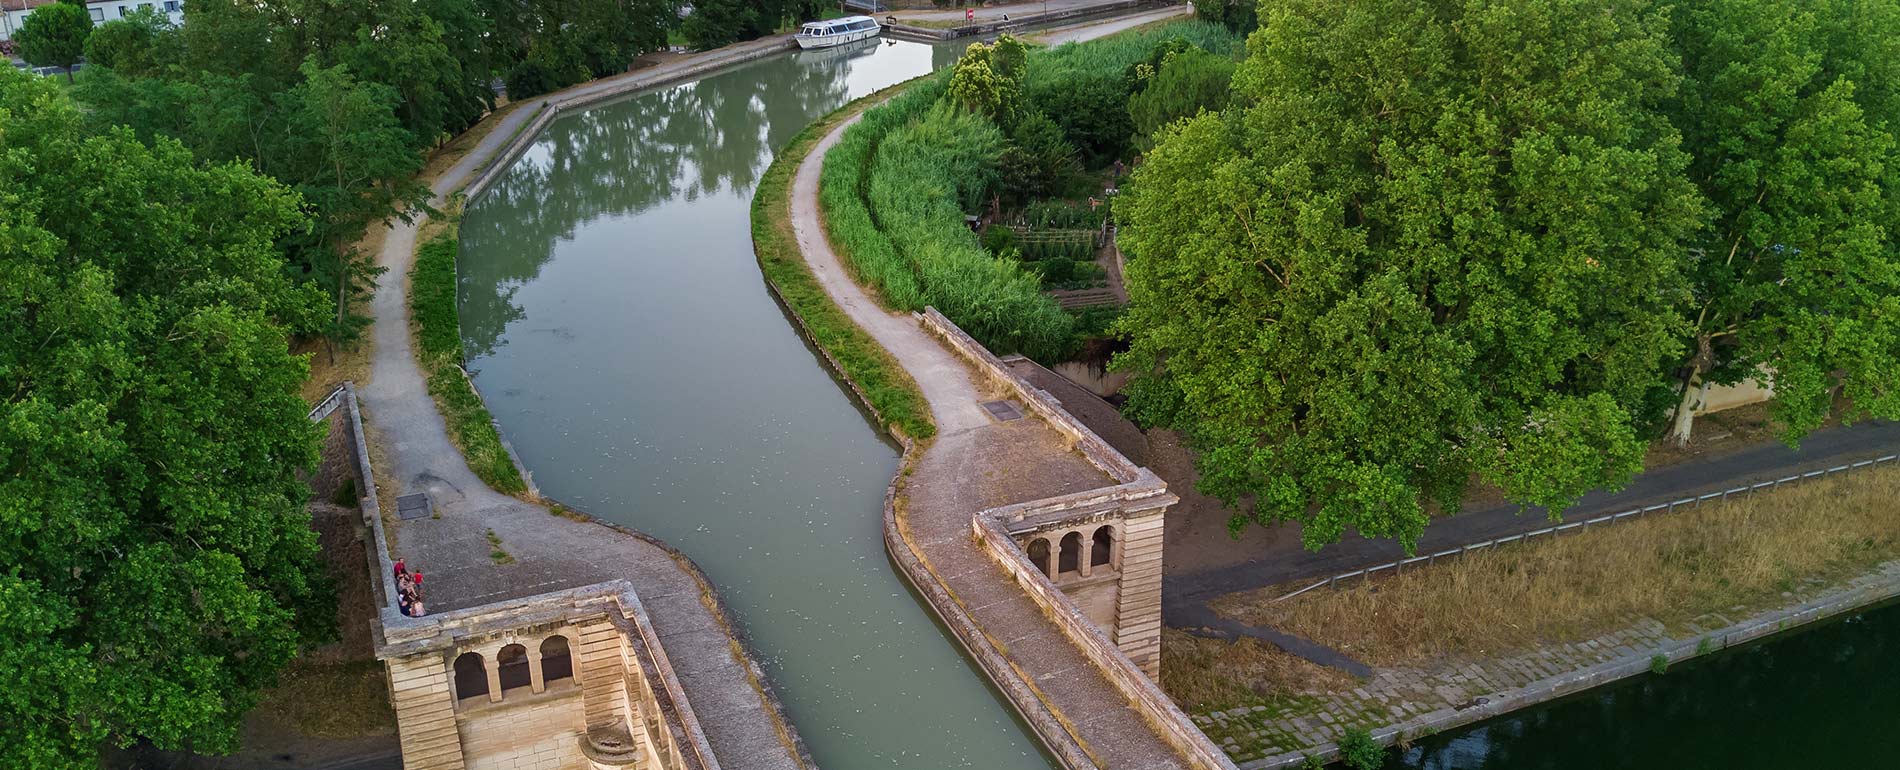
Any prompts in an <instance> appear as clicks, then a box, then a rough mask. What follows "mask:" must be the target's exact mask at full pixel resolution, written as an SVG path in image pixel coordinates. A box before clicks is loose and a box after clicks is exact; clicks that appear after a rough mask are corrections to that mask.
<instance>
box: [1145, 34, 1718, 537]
mask: <svg viewBox="0 0 1900 770" xmlns="http://www.w3.org/2000/svg"><path fill="white" fill-rule="evenodd" d="M1667 25H1668V17H1667V15H1666V14H1664V13H1662V12H1660V11H1659V10H1657V9H1656V8H1654V7H1653V6H1652V5H1650V4H1648V3H1645V2H1640V1H1639V0H1612V1H1611V2H1586V1H1585V0H1558V1H1556V2H1550V1H1548V0H1536V1H1532V0H1507V1H1506V2H1498V3H1488V4H1464V3H1455V2H1450V1H1449V0H1436V1H1434V0H1424V1H1420V0H1372V1H1371V2H1364V3H1350V4H1340V3H1336V2H1330V1H1327V0H1270V1H1269V2H1265V3H1262V4H1261V16H1260V29H1259V31H1257V32H1256V33H1255V34H1254V35H1253V37H1252V38H1250V39H1249V41H1248V48H1249V56H1248V58H1247V60H1246V61H1245V62H1243V63H1242V64H1241V65H1240V67H1239V69H1238V71H1237V73H1236V74H1235V76H1234V85H1233V89H1234V90H1233V93H1232V99H1233V101H1234V102H1235V104H1236V106H1235V107H1234V108H1233V109H1230V110H1229V111H1228V112H1227V113H1225V114H1220V115H1216V114H1211V113H1210V114H1203V115H1201V116H1200V117H1197V118H1192V119H1189V120H1187V121H1185V122H1184V123H1180V124H1176V126H1175V127H1173V128H1170V129H1165V130H1163V132H1162V134H1161V137H1160V139H1159V141H1158V143H1157V146H1156V147H1155V149H1154V150H1153V152H1152V153H1150V154H1149V156H1148V158H1147V161H1146V163H1145V164H1144V165H1143V166H1141V167H1140V168H1139V170H1138V171H1137V173H1136V174H1135V178H1134V182H1133V184H1132V185H1131V190H1130V192H1129V193H1128V194H1127V197H1126V199H1125V200H1123V201H1120V202H1118V203H1117V206H1116V209H1117V212H1118V213H1119V214H1120V215H1121V216H1122V218H1123V224H1124V230H1123V233H1122V236H1121V243H1122V245H1123V247H1124V249H1125V250H1126V251H1127V253H1128V254H1129V255H1130V257H1129V261H1128V276H1129V283H1128V289H1129V293H1130V295H1131V299H1132V304H1131V305H1130V307H1129V310H1128V315H1127V317H1126V319H1125V322H1124V324H1123V326H1122V328H1123V329H1124V330H1125V331H1126V332H1127V333H1128V334H1129V336H1130V339H1131V345H1132V347H1131V350H1130V351H1129V352H1128V353H1127V354H1126V356H1125V358H1124V359H1123V364H1124V365H1125V366H1129V367H1131V368H1133V369H1134V370H1135V371H1136V372H1137V378H1136V381H1135V382H1134V384H1133V385H1132V387H1131V401H1130V411H1131V413H1132V414H1134V415H1135V416H1136V417H1137V418H1138V419H1140V420H1142V421H1144V422H1147V423H1150V424H1161V425H1170V426H1175V427H1179V428H1182V429H1183V430H1184V431H1186V432H1187V434H1188V436H1189V438H1190V439H1191V440H1192V441H1193V442H1195V444H1196V445H1197V446H1198V447H1199V448H1200V449H1201V450H1202V454H1201V458H1200V468H1201V471H1202V474H1203V481H1202V485H1203V488H1204V489H1206V490H1207V491H1209V492H1210V493H1213V494H1216V495H1218V496H1220V497H1222V498H1223V499H1225V500H1227V501H1228V502H1229V503H1230V504H1234V503H1237V502H1238V501H1239V500H1240V499H1242V498H1251V501H1252V506H1251V509H1250V510H1249V511H1248V512H1247V513H1245V514H1241V515H1237V516H1236V517H1235V520H1234V521H1233V522H1232V526H1234V527H1236V528H1238V527H1240V526H1244V524H1245V522H1246V521H1248V520H1254V521H1259V522H1262V523H1266V522H1274V521H1283V520H1292V521H1299V522H1301V523H1302V524H1303V533H1304V534H1303V537H1304V538H1305V541H1306V543H1307V544H1308V546H1309V547H1318V546H1320V545H1323V544H1326V543H1330V542H1334V541H1336V540H1338V539H1339V537H1341V535H1342V534H1343V533H1344V531H1345V530H1346V528H1348V527H1352V528H1354V529H1356V530H1357V531H1359V532H1360V533H1361V534H1362V535H1364V536H1367V537H1390V538H1396V539H1398V540H1399V541H1401V542H1402V543H1404V544H1405V545H1406V546H1408V547H1410V546H1411V545H1412V544H1414V543H1416V541H1417V538H1418V536H1419V535H1420V533H1421V532H1422V531H1423V528H1424V526H1425V524H1426V522H1427V520H1428V519H1429V517H1430V516H1431V515H1432V514H1433V513H1435V512H1436V513H1449V512H1455V511H1456V510H1457V509H1458V507H1459V504H1460V502H1461V500H1462V498H1463V495H1464V492H1465V489H1466V487H1467V485H1468V484H1469V483H1470V481H1471V479H1473V478H1474V477H1477V478H1481V479H1483V480H1485V481H1488V482H1491V483H1495V484H1496V485H1498V486H1499V487H1501V488H1502V489H1503V490H1504V492H1505V494H1506V495H1507V496H1508V497H1509V498H1510V499H1512V500H1515V501H1519V502H1522V503H1529V504H1539V505H1546V506H1550V507H1551V508H1552V510H1553V511H1557V510H1561V509H1562V508H1563V507H1564V506H1565V505H1567V504H1569V503H1571V502H1573V501H1574V500H1575V499H1576V498H1577V497H1578V496H1580V495H1581V494H1582V493H1583V492H1584V491H1586V490H1588V489H1590V488H1592V487H1595V486H1598V485H1603V484H1616V483H1618V482H1620V481H1622V480H1625V479H1627V478H1629V477H1630V475H1631V474H1633V473H1634V472H1635V470H1636V469H1637V468H1638V465H1639V463H1640V461H1641V455H1642V451H1643V446H1644V442H1643V440H1642V438H1641V436H1640V435H1639V423H1640V422H1641V421H1642V420H1643V419H1645V417H1647V416H1649V415H1650V413H1652V412H1655V411H1657V408H1656V407H1655V406H1654V404H1655V403H1656V402H1657V399H1658V397H1659V391H1660V398H1661V399H1663V400H1664V401H1667V399H1668V394H1667V391H1666V388H1665V387H1664V386H1662V385H1661V384H1660V381H1661V378H1660V377H1659V373H1660V372H1661V371H1663V370H1664V369H1665V368H1666V367H1667V366H1668V365H1669V363H1671V362H1673V361H1675V360H1678V358H1677V356H1678V354H1679V353H1680V351H1681V350H1682V345H1681V343H1680V337H1681V333H1682V329H1683V324H1682V322H1681V319H1680V316H1679V315H1678V308H1679V305H1680V303H1681V302H1682V300H1683V298H1684V297H1685V296H1686V292H1687V281H1686V280H1685V277H1684V275H1683V272H1684V271H1683V270H1682V268H1681V259H1680V258H1679V256H1680V244H1681V243H1682V241H1683V240H1684V239H1685V238H1687V237H1688V236H1689V235H1690V234H1692V233H1693V232H1694V231H1695V230H1696V229H1697V228H1698V226H1699V225H1700V223H1701V222H1702V221H1703V211H1704V209H1703V208H1702V205H1701V200H1700V196H1698V195H1697V193H1696V190H1695V187H1694V186H1693V185H1692V184H1691V183H1690V182H1689V181H1688V178H1687V176H1686V175H1685V173H1684V170H1685V168H1686V167H1687V166H1688V164H1689V161H1690V159H1689V157H1688V156H1687V154H1685V153H1684V152H1683V150H1682V149H1681V146H1680V143H1681V142H1680V137H1679V135H1678V132H1677V131H1676V129H1675V128H1674V127H1673V126H1672V125H1671V124H1670V122H1669V120H1668V119H1667V116H1666V114H1665V112H1664V109H1663V108H1664V106H1665V104H1666V102H1667V100H1669V99H1670V98H1671V97H1672V96H1673V95H1674V93H1675V88H1676V86H1677V84H1678V81H1679V76H1678V75H1677V74H1676V71H1675V65H1676V61H1675V59H1674V57H1673V56H1672V54H1671V51H1670V46H1669V38H1668V34H1667V33H1668V28H1667Z"/></svg>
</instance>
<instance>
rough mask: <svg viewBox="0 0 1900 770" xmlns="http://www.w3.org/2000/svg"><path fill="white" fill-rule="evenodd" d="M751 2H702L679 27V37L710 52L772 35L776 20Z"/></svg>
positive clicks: (694, 6)
mask: <svg viewBox="0 0 1900 770" xmlns="http://www.w3.org/2000/svg"><path fill="white" fill-rule="evenodd" d="M768 15H769V14H768V12H767V10H766V9H764V8H761V7H760V6H759V5H758V4H755V3H753V2H751V0H699V1H698V2H695V3H693V12H692V14H691V15H689V16H687V17H686V20H685V21H684V22H683V23H681V25H680V34H682V35H685V36H686V41H687V42H688V43H691V44H692V45H693V47H694V48H697V49H699V50H702V51H704V50H707V49H712V48H718V47H720V46H725V45H731V44H733V43H736V42H738V41H741V40H751V39H753V38H755V37H758V36H760V35H764V34H766V33H769V32H771V31H772V27H773V26H774V25H775V21H774V20H768V19H767V16H768Z"/></svg>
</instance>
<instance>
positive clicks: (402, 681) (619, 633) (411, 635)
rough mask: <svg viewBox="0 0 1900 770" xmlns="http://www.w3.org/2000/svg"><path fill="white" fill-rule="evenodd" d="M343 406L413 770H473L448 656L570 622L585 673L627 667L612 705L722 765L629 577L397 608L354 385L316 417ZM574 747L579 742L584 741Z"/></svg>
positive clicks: (680, 755) (686, 760)
mask: <svg viewBox="0 0 1900 770" xmlns="http://www.w3.org/2000/svg"><path fill="white" fill-rule="evenodd" d="M338 410H341V411H342V412H343V414H344V419H345V420H347V421H348V437H349V442H350V445H351V447H352V449H353V453H354V455H355V457H354V462H355V470H356V477H357V482H358V483H357V489H358V491H359V493H360V496H359V498H358V506H359V509H360V510H361V511H362V514H363V524H364V526H365V528H366V529H367V530H368V531H369V533H370V538H371V539H372V541H373V542H370V543H368V544H367V547H365V548H364V549H363V550H364V552H365V554H366V557H367V561H368V564H367V568H368V569H369V570H370V572H371V575H372V576H373V578H374V579H373V580H371V582H370V584H371V586H372V589H371V593H372V594H373V595H374V603H375V605H376V613H375V615H374V616H373V617H372V618H371V619H370V632H371V640H370V641H371V643H372V645H373V646H374V647H375V650H376V657H377V658H378V659H380V660H382V661H384V665H385V667H386V670H387V675H388V677H389V691H390V701H391V705H392V706H393V708H394V710H395V712H396V723H397V731H398V737H399V741H400V743H401V746H402V751H403V761H404V766H405V768H406V770H464V769H465V768H468V767H472V766H473V765H472V764H471V763H470V762H469V759H468V754H467V752H466V751H465V749H466V746H467V744H468V743H469V742H470V736H469V735H467V734H465V733H464V731H463V730H462V729H459V728H458V726H457V721H458V720H457V712H456V704H455V695H454V693H453V690H452V687H451V686H450V679H451V672H450V671H449V661H450V660H451V659H452V658H453V657H454V655H455V653H456V652H457V650H458V649H459V648H460V647H461V646H462V645H464V644H465V643H467V642H469V641H470V640H475V639H480V638H484V637H492V636H495V635H499V634H506V633H510V632H516V631H522V630H527V629H540V628H547V627H551V626H557V625H563V624H565V625H573V626H577V627H581V628H586V629H587V631H588V634H587V635H585V636H583V637H582V638H581V639H580V642H581V644H580V648H579V649H576V650H573V652H572V654H573V655H574V656H575V661H576V664H577V665H576V674H580V673H582V672H583V671H584V670H585V667H586V666H587V665H589V661H593V662H596V663H598V662H600V661H602V660H605V661H608V662H611V663H613V664H615V665H616V667H617V669H618V671H620V672H622V673H620V674H616V675H615V676H614V677H613V678H612V679H613V680H614V682H615V684H614V685H612V686H611V687H610V689H611V690H612V691H613V695H612V696H610V697H609V700H608V704H609V707H610V708H612V707H617V708H619V710H620V713H622V714H629V713H634V712H640V711H641V709H642V708H644V709H645V711H644V713H643V716H644V717H654V716H656V715H657V717H658V724H657V725H656V724H651V723H649V725H648V726H649V727H650V728H651V727H658V728H660V729H659V730H657V731H654V730H649V731H648V732H649V734H654V735H663V736H665V739H664V740H663V741H662V743H664V744H665V745H663V746H660V747H658V748H657V750H658V752H659V753H661V754H663V755H665V756H667V757H668V758H669V759H670V760H671V761H670V762H669V763H668V765H669V766H670V767H674V768H681V769H682V770H718V768H719V763H718V760H717V759H715V758H714V755H713V752H712V747H711V745H710V743H709V742H708V741H707V739H706V734H705V731H704V729H703V728H702V727H701V725H700V723H699V720H698V718H697V717H696V716H695V715H694V713H693V710H692V707H691V705H690V704H689V703H688V701H687V698H686V690H685V688H684V686H683V685H682V684H681V682H680V680H679V677H678V675H677V673H676V672H675V670H674V668H673V666H672V663H671V661H670V660H669V659H668V658H667V656H666V652H665V650H664V649H663V648H662V647H661V645H660V639H659V634H658V632H657V631H656V630H655V629H654V627H653V622H652V619H651V618H650V617H649V616H648V615H647V611H646V607H645V606H644V605H642V604H641V602H640V598H639V596H638V595H637V594H636V593H635V592H634V589H633V585H632V584H631V583H629V582H627V581H626V580H624V579H618V580H609V581H605V582H601V583H596V584H594V585H590V586H582V587H579V588H572V589H568V590H564V591H554V592H550V593H545V594H539V595H536V596H529V597H523V598H519V599H510V600H506V601H500V602H493V603H490V604H485V605H481V606H478V607H470V608H467V609H462V610H455V611H451V612H445V613H440V614H434V615H427V616H424V617H419V618H415V617H409V616H407V615H404V614H402V612H401V610H399V609H398V608H397V605H396V594H397V589H396V582H395V564H394V562H393V561H392V560H391V558H390V555H389V547H388V543H389V542H390V541H389V539H388V534H387V532H386V530H385V528H384V526H383V516H382V508H381V505H380V504H379V503H378V501H377V488H376V475H375V470H374V469H373V468H372V467H371V465H370V460H369V446H368V441H367V437H366V435H365V433H364V430H363V418H362V411H361V408H360V406H359V405H358V404H357V399H356V389H355V386H354V384H352V383H349V382H345V383H343V384H342V385H341V386H339V387H338V388H337V390H336V391H335V392H334V393H332V394H331V395H330V396H329V397H327V398H326V399H324V401H323V402H320V403H319V404H318V408H317V409H315V410H312V412H311V419H313V420H318V419H325V416H327V415H329V414H330V413H332V412H335V411H338ZM603 620H604V621H605V622H602V621H603ZM589 621H593V622H592V623H589ZM590 655H591V656H593V657H591V658H590V657H589V656H590ZM629 680H632V681H629ZM590 705H591V704H590ZM585 716H586V721H585V723H583V724H577V725H576V727H582V728H584V727H587V726H592V725H593V723H594V722H595V718H596V717H597V714H596V713H594V710H593V709H591V708H590V709H588V711H587V713H586V715H585ZM570 737H572V736H570ZM474 740H475V741H477V742H479V741H480V740H481V739H480V738H475V739H474ZM575 743H576V745H578V738H576V739H575ZM546 753H547V752H543V751H541V750H540V749H537V750H536V751H535V752H533V756H531V757H530V756H524V757H522V759H523V760H524V762H527V763H526V764H521V765H519V766H521V767H538V766H539V763H541V762H542V761H543V760H545V759H547V757H546V756H543V755H544V754H546ZM562 756H563V757H566V755H565V754H563V755H562ZM530 760H531V761H530ZM562 761H565V759H563V760H562Z"/></svg>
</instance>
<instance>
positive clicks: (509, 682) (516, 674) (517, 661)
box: [495, 644, 533, 695]
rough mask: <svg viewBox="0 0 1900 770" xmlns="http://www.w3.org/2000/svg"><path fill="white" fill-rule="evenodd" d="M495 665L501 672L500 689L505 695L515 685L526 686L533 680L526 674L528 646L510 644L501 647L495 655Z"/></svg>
mask: <svg viewBox="0 0 1900 770" xmlns="http://www.w3.org/2000/svg"><path fill="white" fill-rule="evenodd" d="M495 665H496V666H497V667H498V668H499V671H498V673H500V674H501V691H502V693H503V694H504V695H505V694H507V692H508V691H509V690H512V689H515V688H516V687H527V686H528V683H529V682H531V681H533V677H531V676H529V675H528V648H526V647H523V646H521V645H519V644H511V645H508V646H507V647H503V648H501V654H499V655H496V656H495Z"/></svg>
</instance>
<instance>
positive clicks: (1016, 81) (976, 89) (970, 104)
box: [944, 36, 1023, 128]
mask: <svg viewBox="0 0 1900 770" xmlns="http://www.w3.org/2000/svg"><path fill="white" fill-rule="evenodd" d="M1005 41H1009V42H1011V43H1014V39H1013V38H1009V37H1008V36H1005V37H1004V38H1003V40H999V41H998V42H997V45H995V46H991V45H986V44H984V43H971V44H970V45H969V47H968V48H966V49H964V51H963V56H961V57H958V59H957V63H956V65H955V66H954V67H952V68H951V72H950V85H949V89H948V91H946V92H945V94H944V98H945V99H948V100H950V101H951V102H954V103H956V104H958V105H960V106H962V107H963V108H964V109H966V110H969V111H971V112H974V113H976V114H978V115H982V116H983V117H986V118H989V119H990V120H992V121H995V122H996V124H997V125H998V126H1002V127H1005V128H1007V127H1009V126H1011V125H1014V124H1015V116H1016V111H1017V110H1018V109H1020V108H1021V106H1022V68H1023V65H1022V60H1021V59H1020V58H1015V59H1012V58H1011V57H1014V56H1018V55H1020V54H1021V45H1022V44H1021V43H1014V45H1013V46H1011V47H1008V48H1005V47H1003V46H1004V44H1005Z"/></svg>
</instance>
